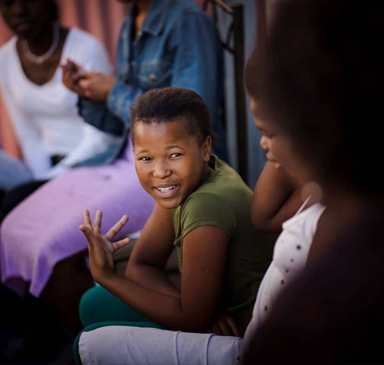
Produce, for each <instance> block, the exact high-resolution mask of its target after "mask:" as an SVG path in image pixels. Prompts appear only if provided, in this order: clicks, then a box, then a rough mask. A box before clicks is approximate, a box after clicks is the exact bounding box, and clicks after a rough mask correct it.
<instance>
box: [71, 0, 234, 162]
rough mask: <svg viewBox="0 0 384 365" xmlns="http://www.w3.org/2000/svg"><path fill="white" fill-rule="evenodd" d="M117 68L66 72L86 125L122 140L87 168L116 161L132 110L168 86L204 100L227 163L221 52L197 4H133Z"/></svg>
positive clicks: (151, 0) (159, 0) (167, 0)
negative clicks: (139, 101) (151, 93)
mask: <svg viewBox="0 0 384 365" xmlns="http://www.w3.org/2000/svg"><path fill="white" fill-rule="evenodd" d="M125 2H126V1H125ZM145 13H146V16H145V18H144V19H143V15H145ZM115 66H116V67H115V76H114V77H113V76H110V75H105V74H100V73H88V74H87V73H84V72H83V71H82V69H81V67H80V66H78V65H76V64H74V63H73V62H71V61H70V60H69V61H68V64H67V66H66V67H65V69H66V71H67V72H66V73H65V75H64V82H65V84H66V85H67V86H68V87H69V88H71V89H72V90H73V91H75V92H77V93H78V94H79V95H80V96H82V97H81V98H80V99H79V104H78V105H79V112H80V115H81V116H82V117H83V118H84V120H85V121H86V122H88V123H89V124H91V125H93V126H95V127H97V128H99V129H101V130H103V131H106V132H109V133H112V134H114V135H119V136H122V138H121V143H120V144H119V145H114V146H112V147H111V148H110V149H109V150H108V151H106V152H105V153H103V154H101V155H99V156H97V157H96V158H93V159H92V160H91V161H86V163H85V164H87V165H89V164H95V165H99V164H101V163H110V162H111V161H113V160H114V159H115V158H116V157H117V156H118V154H119V152H121V150H122V148H123V145H124V143H125V141H126V139H127V136H128V134H129V129H130V120H129V108H130V106H131V105H132V104H133V103H134V101H135V99H136V98H137V97H138V96H139V95H141V94H143V93H144V92H146V91H148V90H151V89H154V88H161V87H166V86H180V87H184V88H188V89H192V90H194V91H196V92H197V93H198V94H199V95H200V96H201V97H202V98H203V99H204V101H205V102H206V103H207V105H208V108H209V110H210V113H211V117H212V120H213V128H214V131H215V132H216V134H217V136H218V145H217V146H216V149H215V152H216V153H217V154H218V155H219V156H220V157H221V158H222V159H224V160H225V159H226V158H227V151H226V144H225V136H224V130H223V126H222V113H221V107H222V101H223V80H224V77H223V51H222V46H221V41H220V37H219V34H218V32H217V30H216V27H215V24H214V22H213V20H212V19H211V17H210V16H209V15H208V14H206V13H204V11H203V10H202V9H201V8H200V7H199V5H198V4H197V3H195V2H194V1H191V0H140V1H137V2H134V4H133V6H132V8H131V12H130V14H129V16H128V17H127V18H126V19H125V21H124V23H123V24H122V27H121V31H120V36H119V41H118V48H117V59H116V65H115Z"/></svg>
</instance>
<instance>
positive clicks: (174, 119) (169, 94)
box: [75, 87, 275, 352]
mask: <svg viewBox="0 0 384 365" xmlns="http://www.w3.org/2000/svg"><path fill="white" fill-rule="evenodd" d="M131 137H132V141H133V144H134V152H135V159H136V161H135V163H136V171H137V174H138V177H139V180H140V182H141V185H142V186H143V188H144V189H145V190H146V191H147V192H148V193H149V194H150V195H151V196H152V197H153V198H154V199H155V201H156V205H155V208H154V211H153V213H152V215H151V216H150V218H149V219H148V221H147V223H146V225H145V227H144V229H143V230H142V232H141V235H140V237H139V239H138V241H137V242H136V244H135V247H134V249H133V252H132V254H131V256H130V259H129V262H128V266H127V269H126V273H125V277H122V276H119V275H118V274H117V273H116V271H115V269H114V264H113V257H112V256H113V253H114V252H115V251H116V250H117V249H119V248H120V247H122V246H125V245H127V244H128V243H129V240H128V239H127V238H125V239H122V240H119V241H117V242H114V241H113V239H114V237H115V235H116V234H117V233H118V232H119V231H120V229H121V228H122V227H123V225H124V224H126V223H127V222H128V217H127V216H123V217H122V218H121V220H120V221H119V222H118V223H117V224H116V225H115V226H114V227H112V228H111V229H110V230H109V231H108V232H107V233H106V234H105V235H103V234H102V233H101V228H100V227H101V221H102V213H101V212H100V211H98V212H97V213H96V216H95V218H94V221H93V224H92V222H91V218H90V216H89V213H88V211H87V210H86V211H85V213H84V224H83V225H81V226H80V229H81V230H82V231H83V232H84V234H85V236H86V238H87V240H88V244H89V258H90V268H91V272H92V275H93V278H94V279H95V281H96V282H98V283H99V284H100V285H101V286H97V287H95V288H93V289H91V290H90V291H89V292H88V293H86V294H85V295H84V297H83V300H82V302H81V305H80V315H81V317H82V321H83V324H84V326H90V325H91V328H89V327H88V329H85V330H89V329H93V328H96V327H97V326H99V325H98V323H99V322H104V323H103V324H102V326H105V325H108V324H111V322H110V321H116V320H117V321H124V322H125V323H121V324H126V325H131V326H146V327H147V326H153V327H160V328H167V329H172V330H180V331H185V332H214V333H217V334H224V335H232V336H233V335H236V336H241V335H242V334H243V330H244V329H245V327H246V325H247V324H248V322H249V321H250V319H251V312H252V308H253V304H254V301H255V297H256V293H257V290H258V286H259V283H260V281H261V279H262V277H263V275H264V273H265V271H266V269H267V267H268V265H269V263H270V260H271V256H272V248H273V243H274V239H275V235H273V234H268V233H263V232H260V231H257V230H256V229H255V228H254V227H253V226H252V224H251V221H250V218H249V214H250V206H251V199H252V191H251V189H250V188H249V187H248V186H247V185H246V184H245V183H244V182H243V180H242V179H241V177H240V176H239V175H238V174H237V173H236V171H235V170H233V169H232V168H231V167H229V166H228V165H227V164H226V163H225V162H222V161H220V160H219V159H218V158H217V157H216V156H214V155H212V154H211V147H212V140H213V133H212V128H211V121H210V116H209V111H208V109H207V106H206V105H205V103H204V102H203V100H202V99H201V98H200V96H199V95H198V94H196V93H195V92H194V91H191V90H187V89H182V88H175V87H170V88H164V89H155V90H151V91H148V92H147V93H145V94H144V95H142V96H140V97H139V98H138V99H137V100H136V102H135V105H134V106H133V107H132V109H131ZM175 246H176V247H177V250H178V258H179V268H180V271H181V289H179V288H177V287H175V286H174V285H173V284H172V283H171V281H170V280H169V279H168V277H167V276H166V274H165V273H164V270H163V269H164V266H165V264H166V262H167V260H168V258H169V256H170V254H171V252H172V251H173V249H174V247H175ZM112 294H113V295H112ZM113 323H114V324H116V322H113ZM76 346H77V344H75V352H76Z"/></svg>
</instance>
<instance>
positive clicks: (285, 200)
mask: <svg viewBox="0 0 384 365" xmlns="http://www.w3.org/2000/svg"><path fill="white" fill-rule="evenodd" d="M302 203H303V202H302V199H301V196H300V188H299V187H298V184H297V181H295V180H294V179H293V178H292V177H291V176H290V175H288V173H287V172H285V170H284V169H282V168H281V167H278V168H277V167H276V164H275V163H273V162H267V164H266V165H265V167H264V170H263V171H262V173H261V175H260V177H259V179H258V181H257V183H256V186H255V189H254V193H253V197H252V205H251V221H252V224H253V225H254V226H255V228H257V229H259V230H261V231H266V232H281V230H282V224H283V222H285V221H286V220H287V219H289V218H291V217H293V215H294V214H295V213H296V212H297V211H298V210H299V208H300V206H301V205H302Z"/></svg>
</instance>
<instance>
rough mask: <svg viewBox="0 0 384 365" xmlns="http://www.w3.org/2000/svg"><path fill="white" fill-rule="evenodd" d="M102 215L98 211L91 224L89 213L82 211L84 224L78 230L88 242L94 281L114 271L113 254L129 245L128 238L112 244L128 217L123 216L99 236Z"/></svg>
mask: <svg viewBox="0 0 384 365" xmlns="http://www.w3.org/2000/svg"><path fill="white" fill-rule="evenodd" d="M102 217H103V213H102V212H101V211H100V210H98V211H97V212H96V215H95V219H94V221H93V224H92V222H91V217H90V215H89V211H88V210H87V209H86V210H84V224H82V225H81V226H80V227H79V229H80V230H81V231H82V232H83V233H84V235H85V237H86V238H87V241H88V251H89V263H90V268H91V273H92V276H93V278H94V279H95V280H96V281H99V280H98V278H100V277H101V276H102V275H103V274H104V273H107V272H111V271H114V269H115V266H114V262H113V253H114V252H115V251H116V250H118V249H119V248H121V247H123V246H125V245H127V244H128V243H129V238H124V239H122V240H119V241H116V242H113V241H112V240H113V238H114V237H115V236H116V234H117V233H119V232H120V230H121V229H122V228H123V227H124V225H125V224H126V223H127V222H128V219H129V218H128V216H127V215H123V216H122V217H121V219H120V220H119V221H118V222H117V223H116V224H115V225H114V226H113V227H112V228H111V229H110V230H109V231H108V232H107V233H106V234H105V235H102V234H101V222H102Z"/></svg>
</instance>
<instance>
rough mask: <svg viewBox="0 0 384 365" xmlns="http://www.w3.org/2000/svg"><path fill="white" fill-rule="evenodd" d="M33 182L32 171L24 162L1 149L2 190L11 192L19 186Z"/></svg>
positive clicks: (0, 175) (0, 180)
mask: <svg viewBox="0 0 384 365" xmlns="http://www.w3.org/2000/svg"><path fill="white" fill-rule="evenodd" d="M33 180H34V179H33V176H32V173H31V171H29V169H28V167H27V166H26V165H25V163H24V162H23V161H20V160H18V159H17V158H14V157H11V156H9V155H8V154H6V153H5V152H4V151H3V150H2V149H0V189H3V190H11V189H13V188H14V187H16V186H17V185H20V184H23V183H27V182H30V181H33Z"/></svg>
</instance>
